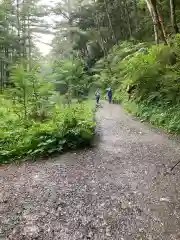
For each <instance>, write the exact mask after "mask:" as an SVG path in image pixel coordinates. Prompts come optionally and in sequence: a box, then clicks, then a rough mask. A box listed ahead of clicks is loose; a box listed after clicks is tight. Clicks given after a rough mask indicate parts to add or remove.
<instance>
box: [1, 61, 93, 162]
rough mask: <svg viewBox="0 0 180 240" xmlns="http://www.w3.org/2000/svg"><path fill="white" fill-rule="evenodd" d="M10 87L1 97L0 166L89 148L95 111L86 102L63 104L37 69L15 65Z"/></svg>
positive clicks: (50, 84)
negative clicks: (27, 69)
mask: <svg viewBox="0 0 180 240" xmlns="http://www.w3.org/2000/svg"><path fill="white" fill-rule="evenodd" d="M11 79H12V83H13V87H12V88H10V89H6V90H4V91H3V93H2V94H1V95H0V102H1V105H0V131H1V133H0V163H8V162H12V161H15V160H18V161H22V160H26V159H36V158H37V157H39V156H48V155H50V154H52V153H61V152H64V151H67V150H68V149H76V148H79V147H83V146H86V145H89V144H90V143H91V141H92V139H93V136H94V130H95V121H94V108H95V106H93V105H92V104H90V103H89V102H87V101H83V100H82V101H81V102H74V103H71V104H70V103H69V102H67V104H64V103H63V104H62V100H61V99H62V97H61V96H59V93H58V92H56V91H55V90H54V89H55V87H54V84H53V83H50V82H49V81H48V82H47V81H46V80H44V79H41V77H40V74H39V72H38V71H37V69H33V70H32V71H31V72H27V71H26V70H25V69H24V68H23V67H22V66H20V65H17V66H16V67H15V68H14V69H13V71H12V74H11Z"/></svg>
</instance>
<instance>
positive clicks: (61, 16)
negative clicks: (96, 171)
mask: <svg viewBox="0 0 180 240" xmlns="http://www.w3.org/2000/svg"><path fill="white" fill-rule="evenodd" d="M179 13H180V3H178V1H177V0H166V1H164V0H160V1H156V0H139V1H137V0H119V1H117V0H110V1H107V0H96V1H95V0H93V1H86V0H84V1H83V0H74V1H71V0H63V1H56V2H55V4H52V5H43V4H42V2H41V1H35V0H2V1H1V3H0V31H1V38H0V46H1V55H0V91H1V93H0V101H1V103H2V104H1V106H0V116H1V117H0V124H1V135H0V162H1V163H7V162H9V161H12V160H18V159H19V160H20V159H21V160H22V159H23V160H24V159H28V158H33V159H35V158H36V157H39V156H46V155H49V154H52V153H59V152H62V151H65V150H67V149H74V148H77V147H80V146H81V147H82V146H86V145H88V144H90V143H91V140H92V138H93V136H94V130H95V122H94V108H95V107H94V104H93V103H92V101H91V100H90V99H91V95H92V93H93V92H94V90H95V89H96V88H97V87H99V88H100V89H101V92H102V96H104V95H105V94H106V88H107V87H111V88H112V90H113V98H114V101H117V102H122V104H123V105H124V107H125V109H126V110H128V111H129V112H131V113H133V114H135V115H136V116H138V117H140V118H141V120H143V121H146V120H148V121H150V122H151V123H152V124H155V125H156V126H158V127H162V128H164V129H166V130H168V131H169V132H175V133H179V132H180V122H179V119H180V118H179V117H180V111H179V108H178V106H179V101H180V34H179V30H180V14H179ZM49 17H51V18H53V19H54V22H53V24H50V21H48V19H49ZM40 33H41V34H42V33H43V34H45V35H47V34H51V35H53V40H52V43H51V44H50V45H51V51H50V53H49V54H48V55H47V56H42V55H41V53H40V51H39V49H38V48H37V47H36V42H37V41H39V37H38V36H39V34H40Z"/></svg>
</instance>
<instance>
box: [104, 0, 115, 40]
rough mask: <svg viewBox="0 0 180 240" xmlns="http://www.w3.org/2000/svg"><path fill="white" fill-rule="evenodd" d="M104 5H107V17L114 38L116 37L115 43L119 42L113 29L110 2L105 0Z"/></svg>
mask: <svg viewBox="0 0 180 240" xmlns="http://www.w3.org/2000/svg"><path fill="white" fill-rule="evenodd" d="M104 6H105V9H106V15H107V18H108V22H109V28H110V31H111V32H112V36H113V39H114V41H115V43H116V44H117V39H116V36H115V33H114V29H113V26H112V21H111V17H110V15H109V11H108V4H107V2H106V0H104Z"/></svg>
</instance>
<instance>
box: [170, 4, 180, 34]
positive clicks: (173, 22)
mask: <svg viewBox="0 0 180 240" xmlns="http://www.w3.org/2000/svg"><path fill="white" fill-rule="evenodd" d="M170 12H171V25H172V27H173V29H174V32H175V33H179V28H178V25H177V21H176V0H170Z"/></svg>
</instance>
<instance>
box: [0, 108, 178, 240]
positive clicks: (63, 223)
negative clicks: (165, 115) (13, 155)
mask: <svg viewBox="0 0 180 240" xmlns="http://www.w3.org/2000/svg"><path fill="white" fill-rule="evenodd" d="M97 121H98V132H99V134H100V142H99V145H98V146H97V147H96V148H93V149H90V150H86V151H80V152H76V153H68V154H65V155H62V156H60V157H57V158H55V159H49V160H47V161H43V162H42V161H41V162H38V163H25V164H23V165H21V166H19V167H18V166H8V167H1V168H0V239H12V240H28V239H39V240H51V239H52V240H66V239H67V240H75V239H76V240H80V239H92V240H101V239H102V240H105V239H113V240H116V239H117V240H136V239H137V240H144V239H145V240H146V239H147V240H160V239H162V240H174V239H176V240H178V239H180V166H177V168H175V169H174V172H173V174H172V173H171V174H169V173H168V169H169V168H170V166H172V165H173V164H174V163H175V162H176V161H177V160H178V159H179V157H180V144H178V143H176V142H175V141H172V140H169V139H168V137H167V136H166V135H165V134H161V133H158V131H155V130H152V129H150V128H149V127H147V126H145V125H144V124H142V123H139V122H138V121H135V120H133V119H132V118H131V117H130V116H128V115H127V114H125V113H124V111H123V109H122V108H121V107H119V106H118V105H109V104H106V103H105V104H104V106H103V108H100V110H99V112H98V113H97Z"/></svg>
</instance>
